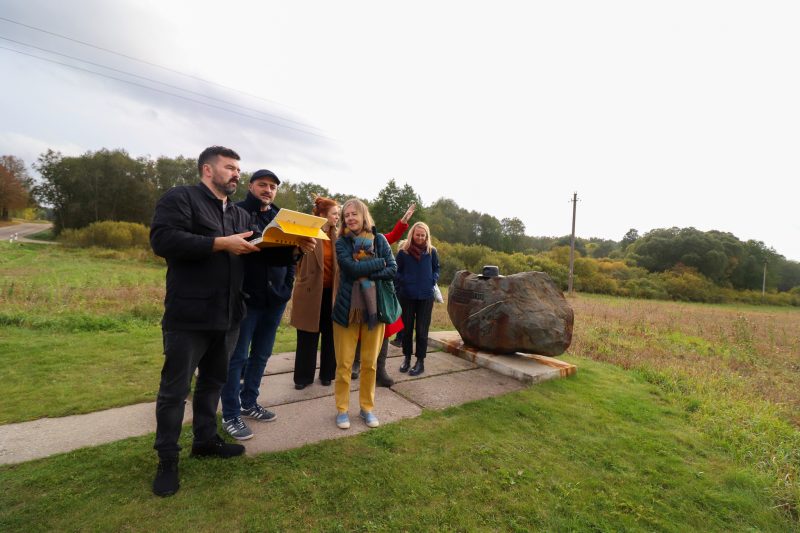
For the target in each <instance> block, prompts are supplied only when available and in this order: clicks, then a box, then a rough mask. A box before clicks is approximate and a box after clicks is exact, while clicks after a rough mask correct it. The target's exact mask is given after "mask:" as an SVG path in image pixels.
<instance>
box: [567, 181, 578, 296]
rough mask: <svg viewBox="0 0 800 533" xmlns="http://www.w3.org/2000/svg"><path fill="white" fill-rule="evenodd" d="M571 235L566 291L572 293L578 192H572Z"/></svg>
mask: <svg viewBox="0 0 800 533" xmlns="http://www.w3.org/2000/svg"><path fill="white" fill-rule="evenodd" d="M570 201H571V202H572V237H571V238H570V240H569V286H568V289H567V292H569V294H572V272H573V268H574V266H575V208H576V206H577V205H578V193H577V192H574V193H572V200H570Z"/></svg>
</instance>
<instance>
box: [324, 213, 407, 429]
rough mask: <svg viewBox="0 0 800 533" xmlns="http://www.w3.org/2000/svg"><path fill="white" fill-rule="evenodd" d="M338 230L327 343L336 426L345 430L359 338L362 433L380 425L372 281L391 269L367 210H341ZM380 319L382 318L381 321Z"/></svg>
mask: <svg viewBox="0 0 800 533" xmlns="http://www.w3.org/2000/svg"><path fill="white" fill-rule="evenodd" d="M342 220H343V222H344V223H343V224H342V229H341V231H340V232H339V239H338V240H337V241H336V259H337V260H338V263H339V290H338V291H337V294H336V301H335V303H334V306H333V342H334V345H335V350H336V386H335V388H334V396H335V399H336V410H337V415H336V425H337V426H338V427H339V428H341V429H347V428H349V427H350V417H349V416H348V408H349V406H350V379H351V367H352V364H353V359H354V357H355V348H356V343H357V342H358V339H359V336H360V338H361V385H360V387H359V405H360V407H361V410H360V416H361V418H362V419H363V420H364V422H365V423H366V425H367V426H368V427H371V428H373V427H377V426H379V425H380V422H379V421H378V418H377V417H376V416H375V414H374V413H373V412H372V410H373V407H374V405H375V372H376V366H377V359H378V351H379V350H380V347H381V343H382V342H383V333H384V326H385V324H384V323H382V322H380V321H379V315H378V292H377V291H378V287H377V285H376V283H375V282H376V280H391V279H393V277H394V275H395V273H396V272H397V265H396V263H395V260H394V256H393V255H392V250H391V248H390V247H389V243H388V242H386V237H384V236H383V235H381V234H380V233H377V232H376V231H375V226H374V223H373V221H372V217H371V216H370V214H369V209H368V208H367V206H366V205H365V204H364V202H362V201H361V200H358V199H356V198H353V199H350V200H348V201H346V202H345V203H344V205H343V206H342ZM381 318H383V317H381Z"/></svg>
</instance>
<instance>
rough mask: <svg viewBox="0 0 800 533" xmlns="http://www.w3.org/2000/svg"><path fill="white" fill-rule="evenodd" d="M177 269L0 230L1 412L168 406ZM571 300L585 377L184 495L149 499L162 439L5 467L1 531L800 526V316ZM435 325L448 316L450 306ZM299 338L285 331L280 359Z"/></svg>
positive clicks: (272, 464) (233, 475)
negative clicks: (164, 402)
mask: <svg viewBox="0 0 800 533" xmlns="http://www.w3.org/2000/svg"><path fill="white" fill-rule="evenodd" d="M163 283H164V266H163V263H162V262H161V261H160V260H158V259H155V258H153V257H152V256H151V255H150V254H149V253H146V252H143V251H142V252H135V251H134V252H110V251H107V250H99V249H97V250H75V249H69V248H61V247H59V248H57V249H54V248H52V247H44V246H42V245H18V244H17V245H10V244H8V243H0V364H2V365H3V368H4V372H3V373H0V395H2V397H3V398H4V400H3V408H2V410H0V423H9V422H19V421H24V420H31V419H35V418H39V417H42V416H45V415H47V416H60V415H66V414H74V413H82V412H90V411H94V410H97V409H102V408H107V407H112V406H118V405H125V404H130V403H136V402H142V401H153V399H154V398H155V393H156V388H157V383H158V373H159V371H160V365H161V358H162V356H161V353H160V351H161V337H160V329H159V327H158V321H159V320H160V315H161V311H162V298H163ZM570 303H571V305H572V306H573V308H574V309H575V317H576V319H575V330H574V340H573V344H572V346H571V347H570V350H569V352H568V354H567V355H566V356H565V359H567V360H570V361H573V362H575V363H576V364H578V366H579V372H578V376H577V378H576V379H570V380H567V381H561V382H558V383H548V384H545V385H541V386H540V385H537V386H536V387H533V388H531V389H529V390H526V391H522V392H520V393H517V394H512V395H509V396H507V397H504V398H499V399H494V400H487V401H482V402H476V403H474V404H470V405H467V406H462V407H459V408H455V409H450V410H447V411H445V412H443V413H426V414H425V415H424V416H423V417H422V418H420V419H416V420H410V421H406V422H403V423H400V424H395V425H392V426H389V427H386V428H381V429H380V430H379V431H376V432H370V434H368V435H363V436H359V437H354V438H352V439H346V440H344V441H336V442H327V443H321V444H318V445H315V446H310V447H305V448H302V449H300V450H295V451H293V452H287V453H281V454H269V455H265V456H262V457H259V458H254V459H245V460H243V461H236V462H233V463H232V464H229V463H218V462H214V461H209V462H207V463H205V464H203V462H202V461H189V460H187V461H185V463H186V464H185V470H186V475H185V478H186V481H185V485H184V486H185V487H186V488H187V489H190V490H186V491H181V493H179V495H178V497H177V498H176V499H173V500H171V502H164V501H161V500H158V501H156V500H154V499H153V498H151V497H150V496H149V493H148V483H149V481H150V479H151V476H152V469H153V458H152V452H151V451H150V450H149V447H150V442H151V437H146V438H145V437H143V438H141V439H130V440H127V441H123V442H121V443H115V444H113V445H108V446H101V447H98V448H95V449H91V450H81V451H77V452H74V453H70V454H65V455H62V456H59V457H53V458H49V459H45V460H42V461H35V462H32V463H26V464H23V465H19V466H15V467H4V468H2V469H0V485H2V486H3V487H4V491H3V496H0V530H4V531H5V530H11V529H14V530H16V529H25V528H24V527H23V525H24V524H26V520H28V522H27V524H28V525H30V522H29V520H31V517H35V516H40V517H46V518H44V519H42V520H43V521H42V522H41V524H42V528H41V529H42V530H45V529H49V530H52V529H56V530H61V529H67V530H72V529H89V530H95V529H98V530H108V529H123V530H124V529H126V528H127V529H133V530H159V529H163V530H166V529H174V528H176V527H185V526H187V525H188V526H189V527H192V528H193V529H199V530H206V529H211V526H209V524H217V523H219V522H221V521H225V522H226V523H228V522H229V521H230V520H232V519H233V520H234V522H233V524H234V525H233V526H232V528H233V529H237V528H238V529H256V530H259V529H275V530H281V529H287V528H295V529H296V528H299V527H303V528H308V529H316V530H363V531H370V530H388V529H410V530H422V529H431V528H424V527H421V524H432V528H433V529H445V530H446V529H451V530H473V529H502V530H514V529H518V530H526V529H530V527H536V528H540V529H547V530H561V529H579V530H582V529H600V530H618V529H648V530H650V529H656V530H675V531H685V530H697V529H703V530H720V531H723V530H748V529H750V530H775V531H786V530H789V529H800V521H798V509H799V508H800V488H799V487H800V485H799V484H798V475H800V431H799V430H798V428H799V427H800V310H797V309H792V308H772V307H743V306H711V305H701V304H682V303H673V302H659V301H644V300H625V299H619V298H609V297H597V296H587V295H578V296H575V297H574V298H570ZM433 327H434V328H435V329H452V326H451V325H450V323H449V320H448V318H447V316H446V310H445V307H444V306H441V305H437V306H435V309H434V319H433ZM293 349H294V331H293V330H292V329H291V328H288V327H286V326H282V327H281V330H280V332H279V338H278V343H277V345H276V352H280V351H291V350H293ZM589 429H591V431H587V430H589ZM465 458H467V460H464V459H465ZM87 464H91V465H94V466H97V465H99V466H101V467H102V468H95V467H94V466H93V468H89V469H87V468H86V465H87ZM432 474H433V475H432ZM220 477H222V478H224V479H225V480H226V482H225V484H222V485H221V484H219V483H214V481H216V480H217V479H219V478H220ZM206 482H207V483H206ZM206 485H210V486H206ZM251 485H255V486H257V490H253V491H249V490H248V489H247V488H246V487H251ZM6 487H7V488H6ZM87 487H88V488H87ZM251 488H252V487H251ZM343 492H344V493H346V494H348V497H347V498H348V501H350V502H352V503H349V504H344V505H343V504H341V494H342V493H343ZM207 502H213V505H211V506H210V507H212V509H208V507H209V506H208V505H206V503H207ZM301 502H303V503H302V504H301ZM234 507H235V508H236V509H255V510H257V512H256V511H247V512H243V513H242V514H241V515H235V513H234V514H231V513H233V508H234ZM109 508H115V509H119V510H120V511H121V513H119V516H117V513H108V512H106V510H107V509H109ZM332 509H337V511H336V512H335V513H334V512H332ZM370 509H372V512H371V513H370ZM171 513H174V516H172V515H171ZM232 517H233V518H232ZM170 520H172V522H170ZM126 524H127V526H126ZM4 526H5V527H4ZM390 526H391V527H390Z"/></svg>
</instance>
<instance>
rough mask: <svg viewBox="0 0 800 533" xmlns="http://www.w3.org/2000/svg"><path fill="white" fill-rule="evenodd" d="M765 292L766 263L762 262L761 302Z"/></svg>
mask: <svg viewBox="0 0 800 533" xmlns="http://www.w3.org/2000/svg"><path fill="white" fill-rule="evenodd" d="M766 292H767V262H766V261H764V277H763V278H762V279H761V301H762V302H763V301H764V295H765V294H766Z"/></svg>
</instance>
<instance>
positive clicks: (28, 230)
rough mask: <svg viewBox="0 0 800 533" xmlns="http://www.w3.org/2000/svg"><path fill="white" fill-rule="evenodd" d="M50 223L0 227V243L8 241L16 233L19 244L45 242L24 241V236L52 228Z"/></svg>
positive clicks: (27, 223) (28, 223)
mask: <svg viewBox="0 0 800 533" xmlns="http://www.w3.org/2000/svg"><path fill="white" fill-rule="evenodd" d="M52 227H53V225H52V224H50V223H45V224H38V223H33V222H23V223H21V224H14V225H13V226H2V227H0V241H8V240H9V239H11V238H12V236H13V235H14V234H15V233H16V234H17V240H18V241H19V242H46V241H36V240H31V239H26V238H25V236H26V235H34V234H36V233H39V232H40V231H44V230H46V229H49V228H52Z"/></svg>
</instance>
